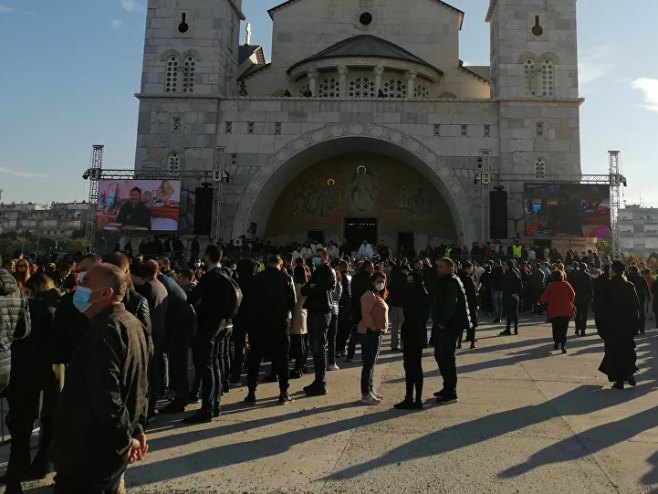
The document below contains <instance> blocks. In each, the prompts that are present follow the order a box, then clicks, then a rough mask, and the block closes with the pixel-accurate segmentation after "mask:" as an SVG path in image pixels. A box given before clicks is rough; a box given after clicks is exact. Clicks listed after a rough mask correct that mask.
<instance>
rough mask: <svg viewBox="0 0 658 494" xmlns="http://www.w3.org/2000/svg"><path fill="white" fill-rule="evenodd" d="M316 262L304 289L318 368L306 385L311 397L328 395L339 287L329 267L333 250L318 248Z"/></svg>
mask: <svg viewBox="0 0 658 494" xmlns="http://www.w3.org/2000/svg"><path fill="white" fill-rule="evenodd" d="M313 264H314V265H315V267H316V268H315V271H314V272H313V275H312V276H311V279H310V280H309V282H308V283H307V284H306V285H304V286H303V287H302V289H301V293H302V295H304V296H305V297H306V302H305V303H304V308H305V309H306V310H307V311H308V317H307V325H308V338H309V341H310V343H311V354H312V355H313V367H314V370H315V380H314V381H313V382H312V383H311V384H310V385H309V386H306V387H305V388H304V392H305V393H306V394H307V395H308V396H318V395H325V394H327V380H326V376H327V343H328V342H327V338H328V332H329V324H330V323H331V310H332V307H333V305H334V289H335V288H336V272H335V271H334V269H333V268H332V267H331V266H329V253H328V252H327V251H326V250H325V249H324V248H322V247H319V248H318V249H316V251H315V256H314V259H313ZM353 295H354V294H353Z"/></svg>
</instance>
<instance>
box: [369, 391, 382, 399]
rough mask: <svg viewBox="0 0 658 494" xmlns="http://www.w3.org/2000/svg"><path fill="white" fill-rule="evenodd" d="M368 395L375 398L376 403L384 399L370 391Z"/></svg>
mask: <svg viewBox="0 0 658 494" xmlns="http://www.w3.org/2000/svg"><path fill="white" fill-rule="evenodd" d="M370 394H371V395H372V396H373V397H374V398H375V400H377V401H382V400H383V399H384V397H383V396H382V395H380V394H379V393H375V392H374V391H371V392H370Z"/></svg>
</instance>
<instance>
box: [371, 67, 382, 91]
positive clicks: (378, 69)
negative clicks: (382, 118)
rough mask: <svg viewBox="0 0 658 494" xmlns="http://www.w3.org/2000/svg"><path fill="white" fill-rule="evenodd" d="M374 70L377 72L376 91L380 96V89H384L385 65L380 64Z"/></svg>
mask: <svg viewBox="0 0 658 494" xmlns="http://www.w3.org/2000/svg"><path fill="white" fill-rule="evenodd" d="M373 72H374V73H375V93H376V94H377V96H379V90H380V89H382V76H383V75H384V67H383V66H382V65H378V66H377V67H375V68H374V70H373Z"/></svg>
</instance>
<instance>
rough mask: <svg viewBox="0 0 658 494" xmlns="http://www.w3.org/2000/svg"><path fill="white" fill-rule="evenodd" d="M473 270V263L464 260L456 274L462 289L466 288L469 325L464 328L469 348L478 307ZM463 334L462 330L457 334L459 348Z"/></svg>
mask: <svg viewBox="0 0 658 494" xmlns="http://www.w3.org/2000/svg"><path fill="white" fill-rule="evenodd" d="M474 272H475V266H474V265H473V263H472V262H470V261H466V262H465V263H464V265H463V266H462V268H461V269H460V270H459V273H458V274H457V276H458V277H459V279H460V280H461V282H462V285H464V289H465V290H466V299H467V301H468V312H469V315H470V316H471V325H470V327H469V328H464V329H465V330H466V341H467V342H470V343H471V347H470V348H471V350H472V349H474V348H475V329H476V328H477V326H478V310H479V308H480V301H479V297H478V291H477V286H476V285H475V280H474V279H473V273H474ZM463 334H464V333H463V332H461V333H460V334H459V344H458V345H457V348H461V346H462V337H463Z"/></svg>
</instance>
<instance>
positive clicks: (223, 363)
mask: <svg viewBox="0 0 658 494" xmlns="http://www.w3.org/2000/svg"><path fill="white" fill-rule="evenodd" d="M217 344H218V349H217V360H218V365H219V375H220V383H219V394H220V395H221V394H222V389H223V390H228V389H229V387H230V386H229V376H230V375H231V356H230V354H229V348H230V346H231V335H230V334H227V333H224V332H222V333H220V334H219V335H218V336H217Z"/></svg>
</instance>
